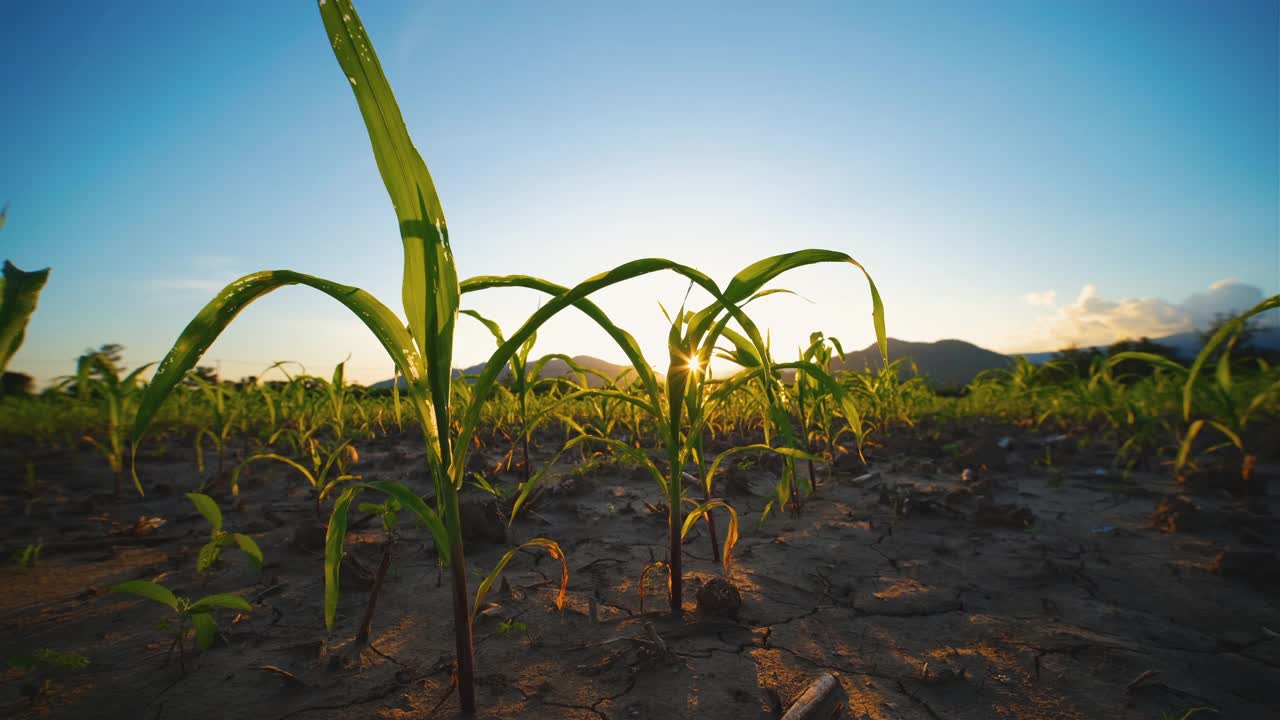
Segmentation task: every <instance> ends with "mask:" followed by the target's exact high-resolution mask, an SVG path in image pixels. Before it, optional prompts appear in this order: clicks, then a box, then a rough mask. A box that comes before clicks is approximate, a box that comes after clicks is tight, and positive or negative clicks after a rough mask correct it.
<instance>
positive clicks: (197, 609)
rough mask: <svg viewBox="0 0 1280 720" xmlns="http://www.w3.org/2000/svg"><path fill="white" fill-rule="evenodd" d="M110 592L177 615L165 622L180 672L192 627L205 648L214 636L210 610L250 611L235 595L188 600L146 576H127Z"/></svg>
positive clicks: (198, 643)
mask: <svg viewBox="0 0 1280 720" xmlns="http://www.w3.org/2000/svg"><path fill="white" fill-rule="evenodd" d="M111 591H112V592H121V593H128V594H130V595H137V596H138V597H141V598H146V599H148V600H153V601H155V602H158V603H160V604H161V605H164V606H166V607H168V608H170V609H172V610H173V612H174V613H175V614H176V615H177V620H176V622H174V623H172V624H170V625H168V629H170V630H172V631H173V644H172V645H170V646H169V652H173V648H174V647H177V648H178V664H179V668H180V669H181V671H182V673H183V674H186V672H187V658H186V638H187V635H188V634H189V633H191V632H193V631H194V633H195V641H196V647H197V648H199V649H200V650H202V651H203V650H208V649H209V648H211V647H213V643H214V641H215V640H217V638H218V623H217V622H216V621H215V620H214V619H213V612H214V611H215V610H218V609H224V610H238V611H240V612H253V608H252V607H250V606H249V603H247V602H245V599H244V598H242V597H240V596H239V595H232V594H229V593H217V594H214V595H206V596H205V597H202V598H200V599H199V600H196V601H195V602H192V601H191V600H190V599H188V598H184V597H178V596H176V595H174V594H173V592H172V591H170V590H169V588H167V587H165V586H163V585H161V584H159V583H153V582H150V581H147V580H129V581H127V582H122V583H119V584H117V585H113V586H111Z"/></svg>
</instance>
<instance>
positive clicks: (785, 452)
mask: <svg viewBox="0 0 1280 720" xmlns="http://www.w3.org/2000/svg"><path fill="white" fill-rule="evenodd" d="M744 450H758V451H762V452H771V453H776V454H778V455H782V456H783V457H790V458H795V459H798V460H813V461H815V462H818V461H821V460H822V458H820V457H818V456H817V455H814V454H812V453H807V452H805V451H803V450H797V449H795V448H789V447H772V446H770V445H761V444H755V445H739V446H737V447H731V448H729V449H728V450H725V451H724V452H722V453H720V454H719V455H717V456H716V459H715V460H713V461H711V467H710V469H708V470H707V476H706V478H704V479H703V486H704V488H705V489H706V491H707V493H708V494H710V493H711V484H712V483H713V482H714V481H715V478H716V473H717V471H718V470H719V469H720V463H722V462H724V461H725V459H727V458H729V457H731V456H733V455H736V454H737V453H740V452H743V451H744Z"/></svg>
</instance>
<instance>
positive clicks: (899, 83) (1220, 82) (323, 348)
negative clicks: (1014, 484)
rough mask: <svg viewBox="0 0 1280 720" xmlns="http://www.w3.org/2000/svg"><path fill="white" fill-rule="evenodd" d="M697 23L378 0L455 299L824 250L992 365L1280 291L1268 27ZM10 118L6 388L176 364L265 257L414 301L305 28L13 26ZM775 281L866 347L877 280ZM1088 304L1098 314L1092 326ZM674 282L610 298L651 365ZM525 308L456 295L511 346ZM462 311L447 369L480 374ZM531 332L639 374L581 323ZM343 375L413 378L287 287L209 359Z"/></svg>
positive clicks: (5, 41) (898, 328) (312, 21)
mask: <svg viewBox="0 0 1280 720" xmlns="http://www.w3.org/2000/svg"><path fill="white" fill-rule="evenodd" d="M685 5H688V4H687V3H659V4H650V3H645V4H640V5H631V6H625V7H624V6H616V7H615V6H606V4H603V3H585V2H584V3H514V2H508V3H483V4H474V3H472V4H456V3H455V4H442V3H434V2H432V3H419V2H414V3H408V2H405V3H392V2H365V3H363V4H362V5H361V6H360V10H361V13H362V15H363V18H364V21H365V24H366V25H367V27H368V29H369V32H370V34H371V36H372V38H373V40H374V43H375V45H376V47H377V49H378V51H379V54H380V55H381V58H382V62H383V65H384V68H385V69H386V72H387V75H388V77H389V78H390V80H391V82H392V85H393V87H394V88H395V90H396V94H397V96H398V97H399V100H400V103H401V106H402V109H403V111H404V115H405V117H406V119H407V122H408V124H409V129H410V132H411V133H412V135H413V137H414V138H415V141H416V143H417V145H418V147H419V149H420V150H421V151H422V154H423V156H424V157H425V159H426V161H427V164H428V166H429V167H430V168H431V171H432V174H433V175H434V177H435V180H436V183H437V186H438V187H439V189H440V194H441V198H442V201H443V203H444V208H445V212H446V215H447V216H448V219H449V225H450V229H451V235H452V239H453V246H454V250H455V252H456V256H457V260H458V265H459V272H460V274H461V275H462V276H463V277H469V276H471V275H479V274H499V273H515V272H524V273H531V274H535V275H541V276H544V277H547V278H549V279H553V280H557V281H560V282H564V283H570V282H574V281H577V280H579V279H582V278H585V277H586V276H588V275H590V274H593V273H595V272H598V271H600V270H603V269H605V268H607V267H612V266H613V265H616V264H618V263H620V262H623V261H625V260H628V259H632V258H635V257H639V256H649V255H652V256H668V257H672V258H674V259H678V260H681V261H684V262H687V263H690V264H693V265H696V266H699V267H701V268H703V269H705V270H706V271H708V272H710V273H711V274H712V275H713V276H715V277H717V278H720V279H722V280H727V279H728V277H729V276H730V275H731V274H732V273H733V272H734V271H736V270H737V269H739V268H740V267H741V266H743V265H745V264H746V263H747V262H749V261H751V260H754V259H757V258H758V257H761V256H764V255H768V254H773V253H776V252H781V251H785V250H789V249H796V248H801V247H828V248H833V249H839V250H843V251H846V252H849V253H850V254H852V255H853V256H855V257H857V258H858V259H859V260H861V261H862V262H863V263H864V264H865V265H866V266H867V267H868V269H869V270H870V271H871V273H872V274H873V276H874V277H875V278H876V280H877V282H878V283H879V284H880V286H881V289H882V292H883V295H884V298H885V301H886V303H887V305H888V320H889V332H890V334H891V335H893V336H895V337H901V338H906V339H913V340H933V339H939V338H945V337H959V338H963V339H967V340H971V341H973V342H977V343H979V344H982V345H985V346H988V347H992V348H995V349H1000V350H1017V349H1046V348H1045V347H1043V346H1046V345H1047V346H1049V347H1052V345H1053V343H1055V342H1059V341H1061V340H1062V338H1063V337H1064V335H1063V333H1064V332H1066V331H1065V330H1064V329H1063V327H1064V323H1066V324H1070V323H1071V322H1074V321H1075V320H1078V319H1079V317H1080V316H1081V315H1080V314H1081V313H1085V312H1086V310H1087V311H1088V312H1094V311H1097V312H1102V313H1103V314H1105V313H1107V312H1111V310H1109V309H1108V308H1113V307H1121V308H1125V307H1127V308H1130V309H1132V308H1134V307H1137V308H1142V307H1145V306H1142V305H1137V306H1134V305H1132V304H1130V305H1126V304H1125V303H1124V301H1133V302H1137V301H1143V302H1155V303H1157V304H1158V303H1163V306H1162V307H1164V306H1167V307H1168V308H1172V309H1173V311H1174V312H1181V311H1180V310H1178V308H1181V307H1182V305H1180V303H1182V302H1183V301H1184V300H1185V299H1186V298H1187V297H1188V296H1189V295H1191V294H1192V293H1196V292H1200V293H1204V292H1207V288H1208V287H1209V285H1210V284H1211V283H1214V282H1217V281H1220V280H1224V279H1228V278H1231V279H1235V280H1236V281H1237V286H1241V285H1243V286H1251V287H1252V288H1256V289H1258V290H1260V291H1261V292H1263V293H1266V294H1273V293H1275V292H1277V288H1278V286H1280V250H1278V243H1280V241H1278V239H1277V238H1278V236H1280V109H1278V108H1280V99H1278V89H1280V71H1278V66H1280V59H1278V58H1280V48H1278V47H1277V37H1278V36H1280V21H1278V17H1280V11H1278V9H1277V8H1278V5H1277V3H1276V2H1227V3H1216V2H1168V1H1165V0H1160V1H1159V2H1150V3H1147V2H1141V3H1123V2H1121V3H1117V2H1026V1H1023V0H1018V1H1016V2H1007V3H996V2H971V3H952V2H936V3H895V2H883V3H872V2H856V3H854V2H837V3H831V4H816V3H801V4H781V5H780V4H778V3H768V4H758V5H752V4H745V3H738V2H734V3H696V4H694V5H695V7H685ZM784 6H785V7H784ZM0 93H3V97H4V101H3V107H4V111H3V112H0V203H2V202H5V201H7V202H8V203H9V204H10V212H9V221H8V223H7V224H6V226H5V228H4V229H3V231H0V257H8V258H11V259H13V261H14V262H16V263H17V264H18V265H19V266H21V267H24V268H27V269H34V268H36V267H43V266H45V265H51V266H52V267H53V274H52V277H51V279H50V282H49V285H48V288H47V289H46V291H45V294H44V296H43V298H42V300H41V304H40V307H39V310H38V311H37V313H36V316H35V318H34V320H33V322H32V325H31V327H30V330H29V332H28V341H27V345H26V346H25V347H24V348H23V350H22V351H21V352H20V354H19V355H18V356H17V357H16V358H15V360H14V362H13V363H12V366H11V369H14V370H20V371H25V372H29V373H32V374H34V375H36V376H37V377H38V378H40V379H41V380H45V379H48V378H50V377H53V376H56V375H59V374H65V373H68V372H70V370H71V363H72V360H73V358H74V357H75V356H76V355H77V354H79V353H80V352H81V351H82V350H83V349H85V348H86V347H89V346H96V345H98V344H101V343H105V342H118V343H122V344H124V345H126V346H127V348H128V352H127V356H126V359H127V360H128V361H130V362H131V363H140V362H144V361H148V360H158V359H159V358H160V357H161V356H162V355H163V353H164V352H165V351H166V350H167V349H168V347H169V345H170V344H171V343H172V341H173V340H174V339H175V338H176V336H177V334H178V332H179V331H180V330H181V329H182V327H183V326H184V325H185V323H186V322H187V321H188V320H189V319H190V318H191V316H192V315H193V314H194V313H195V312H196V311H197V310H198V309H199V308H200V307H201V306H202V305H203V304H204V302H206V301H207V300H208V298H209V297H211V296H212V294H213V292H214V291H215V290H216V289H217V288H218V287H220V286H221V285H222V284H224V283H226V282H228V281H230V280H232V279H234V278H235V277H237V276H238V275H241V274H244V273H248V272H251V271H254V270H258V269H266V268H292V269H296V270H301V271H304V272H310V273H314V274H318V275H321V276H324V277H328V278H331V279H334V280H338V281H341V282H345V283H350V284H354V285H359V286H361V287H364V288H366V289H368V290H370V291H372V292H374V293H375V294H377V295H379V296H380V297H383V298H384V299H385V300H386V302H387V303H388V304H389V305H391V306H392V307H395V308H397V309H398V308H399V281H400V242H399V238H398V234H397V231H396V225H395V221H394V216H393V214H392V211H391V208H390V203H389V201H388V199H387V197H386V194H385V191H384V190H383V188H382V186H381V182H380V180H379V178H378V175H377V172H376V168H375V166H374V164H373V160H372V157H371V154H370V152H369V147H368V139H367V136H366V135H365V132H364V130H363V126H362V124H361V121H360V117H359V113H358V111H357V109H356V105H355V102H354V100H353V98H352V96H351V93H350V90H349V88H348V87H347V82H346V80H345V78H344V77H343V76H342V74H341V73H340V71H339V70H338V68H337V64H336V62H335V61H334V59H333V56H332V53H331V51H330V48H329V45H328V43H327V42H326V38H325V34H324V31H323V28H322V25H321V22H320V19H319V15H318V13H317V12H316V8H315V7H314V6H313V4H312V3H307V2H278V3H277V2H272V3H261V2H253V3H250V2H243V3H238V2H228V3H219V4H217V5H215V6H211V5H208V4H196V3H185V2H183V3H172V2H145V3H144V2H138V3H129V4H127V6H121V5H115V4H111V3H12V4H9V5H8V6H7V7H6V8H5V10H4V11H3V22H0ZM781 285H782V286H785V287H790V288H792V289H794V290H797V291H798V292H801V293H802V294H803V295H804V296H805V297H806V298H808V300H810V301H812V304H810V303H808V302H805V301H802V300H798V299H795V298H786V297H780V298H771V299H770V300H767V301H763V302H762V303H761V304H760V308H759V312H760V320H761V322H762V323H763V324H765V325H768V326H770V327H771V328H772V333H773V341H774V346H775V349H776V350H778V351H779V353H780V354H784V355H789V354H790V350H789V348H792V347H794V346H795V345H797V344H798V343H799V342H801V341H802V339H803V338H805V337H807V335H808V333H809V332H810V331H811V330H816V329H821V330H824V331H826V332H827V333H828V334H831V335H836V336H837V337H840V338H841V339H843V340H844V341H845V343H846V345H848V346H862V345H864V344H866V343H868V342H870V340H871V338H872V333H871V327H870V323H869V319H868V312H869V303H868V301H867V295H866V291H865V286H864V285H863V284H862V283H861V280H860V277H859V276H857V275H856V274H855V273H854V271H852V270H846V269H843V268H835V267H830V268H819V269H810V270H805V271H801V272H798V273H796V274H795V275H794V276H791V277H789V278H785V279H784V280H783V282H782V283H781ZM1086 286H1092V287H1093V290H1092V292H1093V295H1092V296H1090V297H1092V298H1093V299H1098V298H1102V299H1105V301H1106V302H1105V303H1104V304H1102V305H1100V306H1098V307H1095V308H1093V310H1089V309H1088V308H1086V307H1085V300H1086V297H1085V296H1087V295H1089V294H1088V293H1087V292H1086V293H1084V294H1082V293H1081V290H1082V288H1085V287H1086ZM683 292H684V286H683V285H682V284H681V283H679V282H678V281H675V280H653V281H643V282H639V283H636V284H634V285H633V286H631V287H630V288H628V289H625V290H618V291H612V292H610V293H608V294H606V295H604V296H603V297H602V303H603V304H604V305H605V306H606V308H608V309H610V310H611V311H613V312H615V313H617V315H618V319H619V322H620V323H621V324H623V325H624V326H626V327H628V328H631V329H632V330H633V332H634V333H635V334H636V335H637V337H639V338H640V339H641V341H642V344H644V345H645V347H646V349H647V351H650V352H651V356H650V357H651V359H653V360H659V359H660V357H661V356H660V349H661V348H662V343H663V341H664V337H665V336H664V332H663V328H662V324H663V319H662V314H661V311H660V310H659V308H658V305H657V302H658V301H659V300H661V301H662V302H664V303H665V304H667V305H668V307H670V306H673V305H678V304H679V302H680V299H681V298H682V297H683ZM1030 293H1036V294H1037V295H1035V298H1037V302H1039V303H1040V304H1038V305H1037V304H1032V303H1031V302H1028V300H1027V297H1026V296H1027V295H1028V294H1030ZM1077 296H1080V298H1079V300H1078V301H1077ZM536 302H537V299H536V298H534V297H532V296H530V295H527V294H524V293H520V292H515V291H509V292H507V291H504V292H500V293H495V294H492V295H489V296H487V297H482V298H480V299H478V300H476V301H469V302H468V303H467V305H468V306H471V307H475V308H478V309H480V310H482V311H484V312H487V313H489V314H491V315H493V316H494V317H496V318H497V319H499V320H500V321H501V322H502V324H503V325H504V327H508V328H511V327H514V326H515V325H516V323H517V322H518V320H520V319H521V318H523V317H524V315H526V314H527V313H528V312H529V311H531V310H532V309H533V308H534V307H535V306H536ZM1107 303H1109V304H1107ZM1099 308H1101V309H1100V310H1099ZM1086 314H1087V313H1086ZM1091 317H1092V316H1091ZM1176 319H1177V318H1175V320H1176ZM1130 320H1132V318H1130ZM1108 322H1109V319H1108ZM460 323H461V326H462V331H461V333H460V335H459V338H458V347H457V355H456V358H455V361H456V364H458V365H465V364H471V363H474V362H477V361H479V360H481V359H482V358H483V357H485V356H487V354H488V352H489V349H490V346H491V340H490V339H489V338H488V335H487V334H486V333H485V332H484V331H483V330H482V329H480V328H479V327H478V326H476V325H474V324H473V323H471V321H470V320H467V319H463V320H461V321H460ZM1174 324H1175V325H1176V322H1175V323H1174ZM1129 327H1132V325H1131V326H1129ZM539 337H540V342H539V346H538V349H539V350H540V351H542V352H552V351H563V352H569V353H590V354H595V355H599V356H602V357H605V358H608V359H614V360H618V359H621V356H620V354H619V353H618V352H616V351H615V350H613V349H612V347H611V346H610V345H609V343H608V341H607V339H606V338H604V337H603V336H602V335H601V334H599V333H597V332H594V331H593V330H591V329H590V328H589V327H588V326H587V325H586V324H584V323H583V322H581V321H580V320H578V319H577V318H572V317H568V316H566V317H565V318H564V319H563V320H560V319H558V320H556V321H554V322H553V324H552V325H550V326H548V328H547V330H546V331H545V332H543V333H541V334H540V336H539ZM1036 345H1039V346H1041V347H1033V346H1036ZM348 353H351V355H352V359H351V362H350V365H351V367H352V372H351V374H352V375H353V376H355V377H357V378H360V379H364V380H372V379H377V378H381V377H385V376H387V375H388V374H389V372H390V367H391V366H390V363H389V361H387V360H385V359H384V358H383V357H382V356H381V354H380V350H379V348H378V347H377V345H376V343H375V341H373V340H372V338H371V337H368V336H367V334H366V332H365V330H364V329H363V327H362V326H361V325H360V324H359V323H358V321H356V320H354V319H353V318H350V317H348V316H347V315H346V314H345V311H344V310H343V309H342V308H341V307H340V306H338V305H337V304H335V303H333V302H332V301H330V300H329V299H327V298H325V297H323V296H321V295H319V294H316V293H314V292H313V291H310V290H307V289H305V288H288V289H285V290H282V291H279V292H277V293H276V294H274V295H272V296H269V297H268V298H266V299H264V300H262V301H260V302H259V303H258V304H256V305H255V306H252V307H250V308H249V309H248V310H247V311H246V312H245V313H244V314H243V315H242V316H241V317H240V318H239V319H238V320H237V322H236V323H235V324H233V326H232V329H231V330H230V331H229V332H228V333H227V334H226V335H225V336H224V338H223V339H222V340H220V341H219V342H218V343H217V344H216V345H215V346H214V347H213V348H212V349H211V351H210V353H209V354H208V356H207V360H206V363H207V364H214V363H215V361H216V360H218V359H221V361H222V365H223V374H224V375H226V376H231V377H238V376H240V375H245V374H253V373H256V372H257V371H258V370H259V369H261V368H262V367H263V366H265V365H267V364H268V363H270V362H271V361H274V360H282V359H294V360H299V361H302V362H304V363H306V364H307V365H308V367H309V369H311V370H313V371H317V372H322V371H327V369H328V368H330V367H331V366H332V365H333V364H334V363H336V362H338V361H340V360H341V359H343V358H344V357H345V356H347V354H348Z"/></svg>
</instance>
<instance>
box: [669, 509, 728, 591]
mask: <svg viewBox="0 0 1280 720" xmlns="http://www.w3.org/2000/svg"><path fill="white" fill-rule="evenodd" d="M689 502H691V503H692V502H693V501H692V500H689ZM695 505H696V507H694V509H693V510H690V511H689V514H688V515H687V516H685V519H684V527H682V528H680V539H682V540H683V539H684V536H685V535H688V534H689V529H690V528H692V527H693V525H694V523H696V522H698V519H699V518H701V517H702V516H704V515H709V514H710V513H711V511H712V510H714V509H715V508H724V509H725V510H728V511H729V529H728V530H726V531H725V536H724V552H723V553H722V554H723V558H722V560H723V561H724V571H725V573H728V572H729V563H730V557H731V556H732V555H733V546H734V545H735V544H736V543H737V542H738V511H737V510H734V509H733V506H732V505H730V504H729V503H727V502H725V501H724V500H721V499H719V498H716V499H715V500H708V501H707V502H704V503H702V504H700V505H698V504H696V503H695Z"/></svg>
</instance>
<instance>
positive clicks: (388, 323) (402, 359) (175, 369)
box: [133, 270, 427, 444]
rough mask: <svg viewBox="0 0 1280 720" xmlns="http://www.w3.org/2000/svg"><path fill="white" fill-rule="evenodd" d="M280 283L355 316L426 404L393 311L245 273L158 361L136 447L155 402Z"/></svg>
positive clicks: (337, 288)
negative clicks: (325, 297) (309, 292)
mask: <svg viewBox="0 0 1280 720" xmlns="http://www.w3.org/2000/svg"><path fill="white" fill-rule="evenodd" d="M286 285H306V286H308V287H312V288H315V289H317V290H319V291H321V292H323V293H325V294H326V295H329V296H330V297H332V298H334V299H335V300H337V301H338V302H340V303H342V304H343V305H345V306H346V307H347V309H349V310H351V311H352V312H353V313H355V314H356V316H357V317H359V318H360V319H361V320H362V321H363V322H364V324H365V326H366V327H368V328H369V330H371V331H372V332H373V334H374V336H375V337H377V338H378V341H379V342H381V343H382V347H383V348H384V349H385V350H386V351H387V354H388V355H390V356H391V359H392V361H393V362H395V364H396V367H397V368H398V369H399V370H400V373H401V374H402V375H404V376H405V378H407V379H408V381H409V390H410V393H411V394H412V395H413V396H414V397H415V399H417V400H418V401H419V402H421V403H424V404H426V403H427V400H426V397H425V395H424V394H423V390H424V389H423V388H422V386H421V383H420V381H419V378H421V376H422V373H421V368H422V363H421V360H420V357H419V355H418V353H417V351H416V350H415V349H414V344H413V339H412V338H410V337H409V334H408V333H407V332H406V331H405V329H404V326H403V325H401V323H400V319H399V318H397V317H396V315H395V313H393V312H391V311H390V310H388V309H387V307H386V306H385V305H383V304H382V303H381V302H379V301H378V299H377V298H375V297H373V296H372V295H370V294H369V293H367V292H365V291H363V290H361V289H359V288H355V287H351V286H349V285H341V284H339V283H335V282H332V281H330V280H324V279H321V278H317V277H313V276H311V275H304V274H302V273H296V272H293V271H290V270H265V271H262V272H257V273H253V274H251V275H246V276H244V277H242V278H240V279H239V280H236V281H235V282H233V283H231V284H230V285H228V286H227V287H226V288H224V289H223V290H222V292H220V293H218V295H217V296H216V297H215V298H214V299H213V300H211V301H209V303H208V304H207V305H205V306H204V308H203V309H202V310H201V311H200V312H199V313H198V314H197V315H196V317H195V318H194V319H193V320H192V321H191V322H190V323H189V324H188V325H187V327H186V329H185V330H183V331H182V334H181V335H180V336H179V337H178V341H177V342H176V343H174V346H173V349H172V350H170V351H169V353H168V354H167V355H166V356H165V358H164V360H162V361H161V363H160V367H159V368H158V369H157V370H156V374H155V377H153V378H152V379H151V383H150V384H149V385H148V386H147V389H146V391H145V392H144V393H143V396H142V401H141V402H140V403H139V406H138V413H137V418H136V420H135V421H134V430H133V441H134V443H135V444H136V443H137V442H139V441H140V440H141V439H142V436H143V435H144V434H145V433H146V430H147V427H148V426H149V425H150V424H151V420H152V418H153V417H154V416H155V413H156V411H157V410H158V409H159V407H160V405H161V403H163V402H164V400H165V398H166V397H168V396H169V393H170V392H172V391H173V388H174V387H176V386H177V385H178V383H180V382H181V381H182V379H183V378H184V377H186V375H187V373H188V372H189V371H190V370H191V369H192V368H194V367H195V365H196V363H197V362H198V361H199V360H200V358H201V356H203V355H204V353H205V351H206V350H208V349H209V346H210V345H212V344H213V341H214V340H216V339H217V338H218V336H219V335H220V334H221V333H222V331H223V330H224V329H226V327H227V325H228V324H229V323H230V322H231V321H232V319H234V318H235V316H236V315H238V314H239V313H240V311H241V310H243V309H244V308H245V307H246V306H247V305H249V303H251V302H253V301H254V300H257V299H258V298H260V297H262V296H263V295H266V294H267V293H270V292H272V291H274V290H278V289H280V288H282V287H284V286H286Z"/></svg>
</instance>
